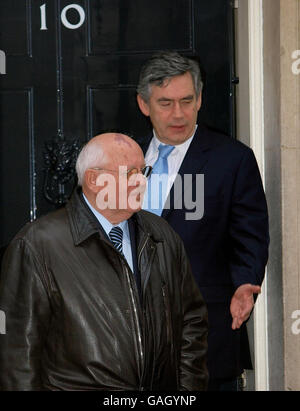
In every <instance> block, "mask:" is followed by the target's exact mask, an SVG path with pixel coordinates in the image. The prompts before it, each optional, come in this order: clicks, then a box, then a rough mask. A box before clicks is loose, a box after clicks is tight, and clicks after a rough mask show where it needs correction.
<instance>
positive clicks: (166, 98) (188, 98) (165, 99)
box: [157, 94, 194, 102]
mask: <svg viewBox="0 0 300 411" xmlns="http://www.w3.org/2000/svg"><path fill="white" fill-rule="evenodd" d="M193 98H194V96H193V95H192V94H189V95H188V96H184V97H182V98H181V99H180V100H193ZM157 101H159V102H160V101H173V99H172V98H168V97H160V98H159V99H157Z"/></svg>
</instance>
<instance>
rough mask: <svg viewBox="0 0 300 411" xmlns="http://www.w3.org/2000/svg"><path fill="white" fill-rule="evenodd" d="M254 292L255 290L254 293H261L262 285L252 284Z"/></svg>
mask: <svg viewBox="0 0 300 411" xmlns="http://www.w3.org/2000/svg"><path fill="white" fill-rule="evenodd" d="M252 292H253V294H260V293H261V287H260V286H259V285H253V286H252Z"/></svg>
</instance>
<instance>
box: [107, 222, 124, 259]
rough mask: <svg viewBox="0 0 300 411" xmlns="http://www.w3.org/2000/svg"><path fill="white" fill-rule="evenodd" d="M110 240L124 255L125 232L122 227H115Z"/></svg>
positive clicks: (110, 233)
mask: <svg viewBox="0 0 300 411" xmlns="http://www.w3.org/2000/svg"><path fill="white" fill-rule="evenodd" d="M108 235H109V238H110V240H111V242H112V243H113V245H114V247H115V248H116V249H117V250H118V251H119V252H120V253H121V254H123V246H122V243H123V230H122V228H120V227H118V226H117V227H113V228H112V229H111V230H110V232H109V234H108Z"/></svg>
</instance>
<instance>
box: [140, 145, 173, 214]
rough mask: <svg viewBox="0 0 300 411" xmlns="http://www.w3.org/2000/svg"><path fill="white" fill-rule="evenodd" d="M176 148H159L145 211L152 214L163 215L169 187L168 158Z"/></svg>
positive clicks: (162, 146)
mask: <svg viewBox="0 0 300 411" xmlns="http://www.w3.org/2000/svg"><path fill="white" fill-rule="evenodd" d="M174 148H175V147H174V146H169V145H164V144H160V145H159V147H158V151H159V154H158V159H157V160H156V162H155V163H154V164H153V169H152V173H151V176H150V178H149V180H148V188H147V197H146V204H145V207H144V208H145V209H146V210H148V211H150V212H151V213H154V214H157V215H159V216H160V215H161V213H162V210H163V208H164V203H165V201H166V192H167V186H168V171H169V167H168V156H169V154H171V152H172V151H173V150H174Z"/></svg>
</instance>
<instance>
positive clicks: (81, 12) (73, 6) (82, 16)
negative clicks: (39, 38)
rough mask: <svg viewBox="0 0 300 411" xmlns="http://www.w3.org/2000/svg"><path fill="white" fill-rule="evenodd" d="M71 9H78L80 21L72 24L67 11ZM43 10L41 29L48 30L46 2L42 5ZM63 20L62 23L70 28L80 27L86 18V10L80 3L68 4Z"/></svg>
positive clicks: (62, 16)
mask: <svg viewBox="0 0 300 411" xmlns="http://www.w3.org/2000/svg"><path fill="white" fill-rule="evenodd" d="M70 9H75V10H77V12H78V14H79V22H78V23H77V24H72V23H70V22H69V21H68V19H67V11H68V10H70ZM40 10H41V28H40V30H48V28H47V22H46V21H47V15H46V3H45V4H43V5H42V6H41V7H40ZM60 18H61V22H62V24H63V25H64V26H65V27H67V28H68V29H71V30H75V29H78V28H79V27H80V26H82V25H83V23H84V20H85V12H84V10H83V8H82V7H81V6H79V5H78V4H69V6H66V7H64V8H63V10H62V12H61V15H60Z"/></svg>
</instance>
